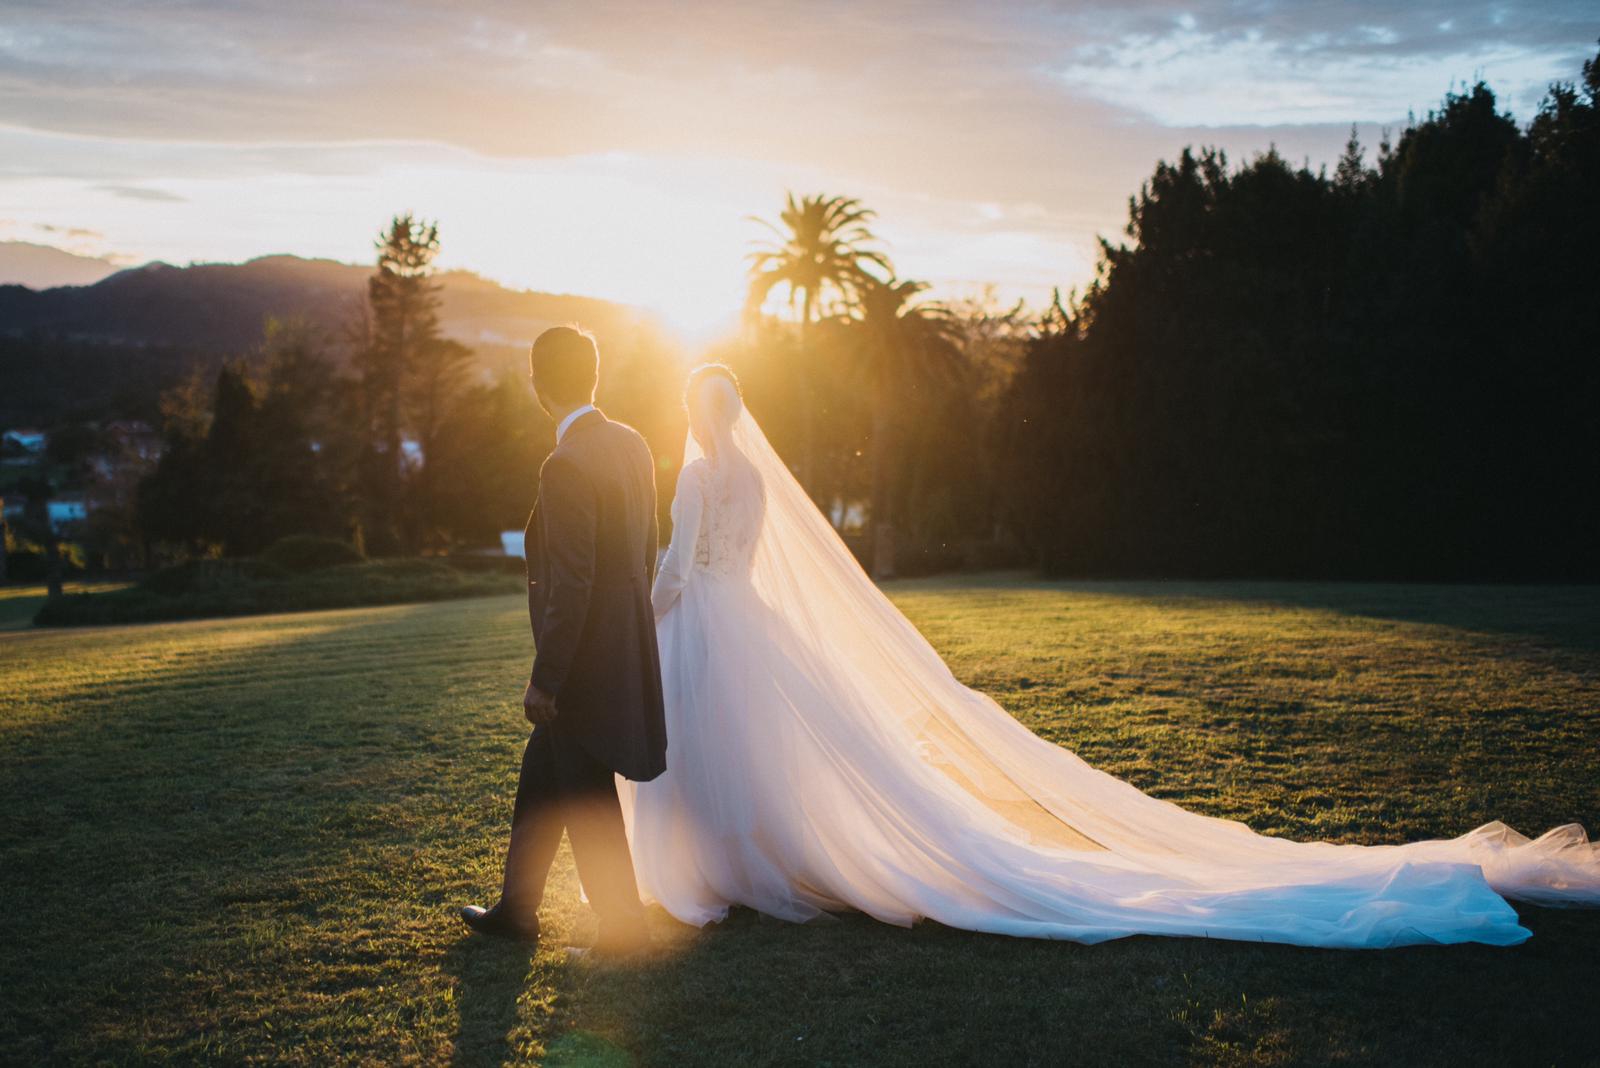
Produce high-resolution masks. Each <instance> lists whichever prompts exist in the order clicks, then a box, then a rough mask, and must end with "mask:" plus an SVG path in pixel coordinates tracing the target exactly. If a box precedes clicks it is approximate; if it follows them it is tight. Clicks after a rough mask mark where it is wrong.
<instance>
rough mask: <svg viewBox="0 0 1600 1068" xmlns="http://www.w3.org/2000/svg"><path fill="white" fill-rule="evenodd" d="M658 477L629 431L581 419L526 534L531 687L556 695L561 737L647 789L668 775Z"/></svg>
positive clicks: (560, 448) (543, 482)
mask: <svg viewBox="0 0 1600 1068" xmlns="http://www.w3.org/2000/svg"><path fill="white" fill-rule="evenodd" d="M657 536H658V535H657V531H656V477H655V462H654V460H653V459H652V458H651V456H650V448H649V446H647V445H646V444H645V443H644V439H643V438H642V437H640V436H639V434H638V432H637V431H635V430H634V429H633V428H632V427H628V426H624V425H623V424H621V423H614V422H612V421H611V420H609V419H607V418H606V417H605V416H604V415H602V414H601V413H600V412H598V411H595V412H588V413H585V414H584V415H582V416H580V417H579V418H578V419H577V421H575V422H574V423H573V424H572V425H571V426H569V427H568V428H567V432H566V434H565V435H563V436H562V438H561V441H560V443H559V444H557V445H556V447H555V451H554V452H552V453H551V454H550V456H549V458H547V459H546V460H545V462H544V466H543V467H542V468H540V470H539V502H538V504H536V505H535V506H534V509H533V514H532V515H531V516H529V518H528V527H527V530H526V531H525V532H524V533H523V550H524V552H525V553H526V556H527V561H528V619H529V621H530V622H531V623H532V624H533V640H534V643H535V646H536V655H535V657H534V661H533V684H534V685H535V686H537V687H538V688H539V689H541V690H543V691H544V692H545V693H548V694H552V695H554V697H555V699H556V711H557V714H558V718H557V720H556V723H557V725H558V727H559V729H560V730H562V731H563V732H565V733H568V734H569V735H570V736H571V737H573V738H574V739H575V740H576V741H577V742H578V743H579V744H580V745H582V746H583V748H584V749H586V750H587V751H588V752H589V753H590V754H591V755H593V756H594V757H595V758H596V759H597V760H599V761H600V762H601V763H602V764H604V765H605V766H607V767H609V768H610V769H611V770H612V771H615V772H616V773H617V774H619V775H622V776H624V777H625V778H629V779H633V780H635V781H638V782H645V781H648V780H650V779H653V778H655V777H656V776H657V775H660V774H661V773H662V772H663V771H665V770H666V767H667V728H666V718H665V714H664V712H663V704H662V697H661V658H660V654H659V653H658V651H657V649H656V626H655V614H654V613H653V612H652V611H651V608H650V582H651V579H652V577H653V575H654V572H655V564H656V539H657Z"/></svg>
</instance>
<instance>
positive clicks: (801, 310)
mask: <svg viewBox="0 0 1600 1068" xmlns="http://www.w3.org/2000/svg"><path fill="white" fill-rule="evenodd" d="M873 217H874V213H873V212H872V211H871V210H870V209H868V208H865V207H863V206H862V204H861V202H860V201H859V200H856V199H855V198H854V197H825V196H822V195H820V194H819V195H816V196H807V197H801V198H800V199H799V200H798V201H797V200H795V197H794V194H793V193H789V194H787V196H786V204H785V206H784V209H783V211H782V212H780V213H779V215H778V225H776V226H774V225H772V224H771V223H769V222H766V221H765V220H763V219H756V220H755V221H757V222H760V223H762V225H764V226H766V227H767V228H768V229H769V230H771V231H772V233H773V240H772V241H771V242H770V243H769V244H767V245H766V247H764V248H760V249H758V250H756V251H755V252H752V253H751V254H750V291H749V296H748V301H747V303H746V310H747V312H749V313H751V314H756V313H758V312H759V310H760V308H761V306H762V305H763V304H765V303H766V301H767V297H768V296H770V295H771V293H772V291H773V290H774V289H776V288H778V287H780V286H782V287H785V288H787V289H788V293H789V308H790V310H791V311H795V312H798V315H799V322H800V360H799V362H798V363H797V364H796V366H795V374H796V378H797V383H796V384H797V388H796V390H795V396H796V399H797V402H798V405H799V409H800V465H799V466H800V471H799V477H800V483H801V485H803V486H805V487H806V490H807V492H812V491H813V489H814V479H815V460H816V426H815V416H814V410H815V408H816V404H815V402H814V400H813V398H812V395H811V377H810V375H809V374H808V373H807V372H808V371H809V367H807V363H808V360H809V357H810V355H811V353H810V350H809V349H808V347H807V344H808V342H809V340H810V337H809V335H810V331H811V326H812V324H813V323H814V322H815V321H816V319H817V318H818V315H819V313H820V312H821V311H822V310H823V309H825V308H827V307H829V306H830V305H831V304H834V303H839V302H842V301H844V300H847V299H848V298H849V297H850V296H851V294H852V292H853V290H854V288H855V287H856V286H857V285H858V284H859V283H860V280H861V279H862V278H870V277H871V275H869V274H868V273H867V267H869V266H876V267H879V268H881V269H882V270H884V271H885V272H889V271H890V270H891V268H890V266H889V261H888V259H887V258H886V257H885V256H884V255H883V253H881V252H878V251H876V250H875V249H872V248H869V247H868V246H869V245H870V244H871V243H872V242H874V241H876V240H877V238H875V237H874V236H873V233H872V231H871V229H869V227H868V224H869V223H870V222H871V221H872V219H873ZM830 298H831V299H830Z"/></svg>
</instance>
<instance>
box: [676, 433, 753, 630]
mask: <svg viewBox="0 0 1600 1068" xmlns="http://www.w3.org/2000/svg"><path fill="white" fill-rule="evenodd" d="M765 511H766V498H765V495H764V493H763V491H762V486H761V479H760V477H759V476H758V475H757V474H756V473H755V469H754V468H753V467H751V465H750V464H749V462H748V461H746V460H745V459H744V458H743V457H742V456H737V455H736V456H734V457H730V458H729V460H728V461H727V462H726V463H724V464H721V465H719V464H716V463H713V462H712V461H710V460H707V459H704V458H702V459H698V460H695V461H694V462H692V463H690V464H688V465H687V466H686V467H684V469H683V471H682V472H681V473H680V474H679V475H678V491H677V494H676V495H675V496H674V497H673V501H672V544H671V545H669V546H668V547H667V555H666V558H665V559H664V560H663V561H662V563H661V570H660V572H659V573H658V574H657V576H656V585H655V590H654V592H653V594H652V600H653V601H654V602H655V605H656V612H657V614H660V613H662V612H665V611H666V609H667V608H668V607H670V606H671V603H672V601H674V600H676V598H677V596H678V594H679V593H680V592H681V591H682V589H683V587H684V586H685V585H687V584H688V582H689V580H690V572H691V571H702V572H707V573H709V574H713V575H720V576H728V577H737V576H748V575H749V574H750V569H751V568H752V567H753V566H754V563H755V552H756V543H757V540H758V539H759V537H760V534H761V523H762V519H763V516H764V515H765Z"/></svg>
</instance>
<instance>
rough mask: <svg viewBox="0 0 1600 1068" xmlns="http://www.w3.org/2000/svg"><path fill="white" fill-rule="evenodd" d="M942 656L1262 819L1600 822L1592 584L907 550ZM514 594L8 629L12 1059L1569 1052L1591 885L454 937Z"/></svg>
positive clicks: (1394, 1056) (915, 606) (501, 751)
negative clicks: (1392, 919) (1568, 908)
mask: <svg viewBox="0 0 1600 1068" xmlns="http://www.w3.org/2000/svg"><path fill="white" fill-rule="evenodd" d="M893 593H894V596H895V597H896V599H897V600H898V602H899V603H900V604H901V605H902V606H903V607H904V608H905V610H906V611H907V612H908V613H909V614H910V615H911V616H912V618H913V619H914V620H915V621H916V622H917V623H918V625H919V626H921V627H922V628H923V630H924V632H925V633H926V634H927V635H928V636H929V637H930V639H931V640H932V641H933V642H934V644H935V645H936V646H937V647H939V649H940V650H941V651H942V652H944V653H945V654H946V655H947V656H948V657H949V659H950V662H951V664H952V665H953V667H954V669H955V670H956V672H957V674H958V675H960V676H961V677H962V678H963V679H965V680H967V681H969V682H971V683H973V684H975V685H979V686H981V687H984V688H986V689H987V690H989V691H990V692H991V693H993V694H994V695H995V696H996V697H997V698H998V699H999V700H1000V701H1001V703H1002V704H1004V705H1005V706H1006V707H1007V708H1009V709H1010V710H1011V711H1012V712H1013V713H1015V714H1016V715H1017V716H1018V717H1019V718H1020V719H1021V720H1022V721H1023V722H1025V723H1027V724H1028V725H1029V726H1030V727H1032V728H1033V729H1034V730H1036V731H1039V732H1040V733H1041V734H1044V735H1045V736H1047V737H1049V738H1051V739H1053V740H1056V741H1059V742H1061V743H1063V744H1066V745H1070V746H1072V747H1074V748H1075V749H1076V750H1078V751H1079V752H1080V753H1082V754H1084V755H1085V756H1086V757H1087V758H1088V759H1090V760H1092V761H1095V762H1096V763H1098V764H1100V765H1101V766H1103V767H1105V768H1107V769H1109V770H1112V771H1114V772H1115V773H1117V774H1120V775H1124V776H1127V777H1128V778H1130V779H1132V780H1133V781H1134V782H1135V783H1137V784H1138V785H1139V786H1141V787H1143V788H1145V789H1148V790H1151V791H1153V792H1155V793H1157V794H1159V795H1161V796H1164V797H1169V798H1172V799H1174V800H1177V801H1180V802H1182V803H1184V804H1188V805H1192V806H1194V807H1196V808H1199V809H1201V810H1203V811H1206V812H1210V813H1213V814H1218V815H1228V816H1234V817H1239V818H1243V819H1246V820H1248V821H1250V822H1251V823H1252V824H1253V825H1254V826H1256V827H1258V828H1260V829H1262V830H1267V831H1272V832H1275V833H1282V834H1291V835H1299V836H1316V837H1324V838H1332V839H1338V840H1345V841H1360V842H1391V841H1399V840H1404V839H1409V838H1416V837H1421V836H1426V835H1444V834H1453V833H1458V832H1461V831H1464V830H1467V829H1470V828H1471V827H1473V826H1476V825H1477V824H1479V823H1482V822H1484V821H1486V820H1488V819H1492V818H1503V819H1505V820H1507V821H1508V822H1510V823H1511V824H1512V825H1513V826H1517V827H1519V828H1520V829H1523V830H1525V831H1533V832H1536V831H1542V830H1544V829H1545V828H1547V827H1549V826H1551V825H1554V824H1556V823H1561V822H1566V821H1569V820H1578V821H1581V822H1584V823H1585V824H1586V825H1588V826H1589V827H1590V828H1591V830H1593V829H1595V827H1596V825H1597V824H1600V781H1597V777H1596V774H1595V770H1596V754H1597V752H1600V595H1597V592H1596V591H1595V590H1594V589H1582V588H1537V589H1535V588H1448V587H1401V586H1388V587H1386V586H1372V587H1363V586H1332V585H1301V584H1293V585H1289V584H1286V585H1268V584H1192V585H1190V584H1175V583H1150V584H1133V583H1129V584H1111V583H1084V584H1043V583H1033V582H1026V581H1022V580H1019V579H1015V578H1011V577H1006V576H997V577H993V578H989V579H983V580H962V581H924V582H915V583H904V584H900V585H898V586H896V587H895V588H894V591H893ZM525 631H526V623H525V616H524V609H523V606H522V604H521V603H520V601H519V599H517V598H515V597H511V598H492V599H480V600H472V601H456V602H448V603H440V604H429V605H414V606H394V607H384V608H373V609H361V610H350V611H334V612H323V613H315V614H298V615H284V616H265V617H253V618H247V619H236V620H226V621H204V622H187V623H175V624H156V625H148V626H141V627H132V628H103V629H89V630H78V631H70V632H63V631H53V632H52V631H29V632H12V633H6V634H3V635H0V805H3V806H4V812H5V818H4V819H3V820H0V872H3V879H0V888H3V894H4V899H3V901H0V945H4V947H5V949H4V953H3V954H0V999H3V1002H4V1011H3V1012H0V1059H4V1060H8V1061H12V1062H15V1063H29V1064H34V1063H46V1062H73V1061H96V1062H110V1063H133V1062H147V1061H152V1060H158V1061H159V1060H172V1061H181V1062H208V1063H240V1062H250V1061H273V1062H283V1063H297V1064H327V1063H334V1062H340V1063H348V1062H364V1063H371V1064H406V1063H446V1062H449V1063H453V1064H495V1063H501V1062H505V1061H526V1062H536V1061H541V1060H542V1061H543V1062H544V1063H548V1064H566V1065H574V1064H587V1065H612V1064H616V1065H621V1064H629V1063H639V1064H667V1065H731V1064H757V1065H776V1064H819V1065H822V1064H831V1065H848V1064H976V1063H985V1064H1004V1065H1024V1064H1063V1063H1083V1062H1089V1063H1199V1064H1286V1063H1340V1064H1349V1063H1405V1064H1453V1063H1462V1062H1473V1063H1496V1064H1582V1063H1596V1062H1597V1061H1600V1053H1597V1048H1596V1042H1597V1040H1596V1038H1595V1037H1594V1031H1593V1027H1592V1023H1591V1022H1590V1021H1591V1019H1592V1013H1593V1009H1594V996H1595V995H1594V991H1595V981H1596V979H1597V978H1600V964H1597V961H1600V913H1594V912H1564V911H1554V910H1543V909H1536V908H1531V907H1523V908H1521V909H1520V910H1519V911H1521V912H1522V914H1523V917H1524V922H1525V923H1526V924H1527V925H1528V926H1529V927H1531V928H1532V929H1533V931H1534V937H1533V939H1532V940H1531V941H1529V942H1528V943H1526V944H1524V945H1522V946H1519V947H1514V948H1507V949H1491V948H1486V947H1476V946H1462V947H1436V948H1424V947H1418V948H1410V949H1402V950H1394V951H1387V952H1376V953H1352V952H1335V951H1319V950H1308V949H1296V948H1291V947H1282V946H1260V945H1244V944H1237V943H1228V942H1211V941H1204V940H1173V939H1153V938H1136V939H1127V940H1123V941H1119V942H1113V943H1108V944H1104V945H1099V946H1078V945H1073V944H1070V943H1047V942H1028V941H1019V940H1012V939H1005V938H998V937H991V936H983V935H973V934H967V933H964V932H959V931H952V930H948V929H943V928H939V927H936V926H932V925H923V926H921V927H918V928H916V929H914V930H910V931H905V930H900V929H896V928H890V927H884V926H881V925H878V924H874V923H872V922H870V921H867V920H864V919H862V918H859V917H844V918H842V919H839V920H837V921H834V922H824V923H819V924H813V925H808V926H803V927H797V926H789V925H785V924H781V923H774V922H770V921H764V920H761V919H759V918H758V917H755V916H753V915H749V914H741V915H736V916H735V917H734V918H733V919H731V920H730V921H729V922H728V923H726V924H723V925H721V926H720V927H717V928H713V929H708V930H705V931H695V930H690V929H686V928H683V927H681V926H679V925H677V924H675V923H673V922H672V921H671V920H670V919H669V918H667V917H665V916H664V915H657V916H656V917H655V920H654V922H655V926H656V930H657V936H658V941H659V942H660V947H661V948H660V951H659V952H658V953H657V954H656V955H655V956H654V957H652V958H650V959H649V960H646V961H643V962H640V963H638V964H636V965H632V966H629V967H625V968H617V969H609V970H594V969H589V968H585V967H583V966H579V965H573V964H571V963H569V962H568V961H567V960H566V958H565V956H564V954H563V953H562V952H561V951H560V946H561V944H562V942H563V941H564V940H566V939H569V938H571V939H578V940H582V939H585V938H587V937H588V936H589V935H590V934H591V933H592V927H591V920H590V918H589V916H588V914H587V911H586V910H585V909H583V908H581V907H580V906H579V905H578V904H577V902H576V886H575V880H574V878H573V875H572V872H571V868H570V864H568V863H567V861H566V859H565V857H564V858H563V861H562V863H561V866H560V870H559V874H558V878H557V881H556V885H555V886H554V887H553V889H552V894H551V903H550V907H549V909H548V911H547V913H546V917H545V920H546V928H547V930H548V932H549V935H550V937H549V938H548V939H547V942H546V943H545V945H544V946H543V947H542V948H540V949H539V950H538V951H537V952H536V953H533V954H531V955H530V954H529V953H528V952H526V951H523V950H520V949H517V948H515V947H507V946H500V945H493V944H484V943H479V942H476V941H473V940H471V939H468V938H466V937H465V936H464V935H463V933H462V931H461V929H460V928H459V925H458V923H457V921H456V920H455V918H454V915H453V909H454V907H455V906H456V905H457V904H459V903H461V902H465V901H486V900H487V899H488V898H489V897H490V896H491V895H492V892H493V890H494V888H495V887H496V885H497V880H498V864H499V859H500V850H501V847H502V845H503V838H504V832H505V826H506V820H507V818H508V812H509V807H510V799H511V795H512V792H513V790H514V786H515V769H516V761H517V758H518V755H519V753H520V747H521V744H522V741H523V739H524V737H525V734H524V728H523V726H522V724H521V720H520V716H519V709H518V707H517V697H518V695H519V693H520V686H521V683H522V681H523V680H524V679H525V678H526V670H527V657H528V653H529V649H528V642H527V638H526V636H525Z"/></svg>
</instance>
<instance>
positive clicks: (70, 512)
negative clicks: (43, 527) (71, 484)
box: [46, 494, 89, 534]
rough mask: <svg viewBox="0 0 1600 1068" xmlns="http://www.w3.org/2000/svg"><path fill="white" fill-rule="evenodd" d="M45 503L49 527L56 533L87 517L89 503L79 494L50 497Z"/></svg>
mask: <svg viewBox="0 0 1600 1068" xmlns="http://www.w3.org/2000/svg"><path fill="white" fill-rule="evenodd" d="M46 505H47V506H48V508H49V510H50V529H51V530H53V531H55V532H56V533H57V534H59V533H61V532H62V531H63V530H64V529H66V528H67V527H70V526H72V525H73V524H75V523H81V522H83V521H84V520H85V519H87V518H89V503H88V502H87V501H85V500H84V499H83V496H82V495H81V494H72V495H70V496H62V497H52V498H50V500H49V501H47V502H46Z"/></svg>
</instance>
